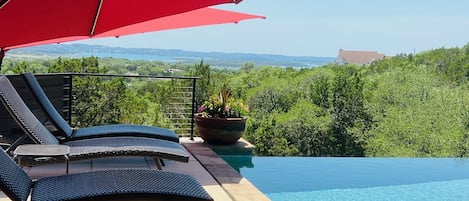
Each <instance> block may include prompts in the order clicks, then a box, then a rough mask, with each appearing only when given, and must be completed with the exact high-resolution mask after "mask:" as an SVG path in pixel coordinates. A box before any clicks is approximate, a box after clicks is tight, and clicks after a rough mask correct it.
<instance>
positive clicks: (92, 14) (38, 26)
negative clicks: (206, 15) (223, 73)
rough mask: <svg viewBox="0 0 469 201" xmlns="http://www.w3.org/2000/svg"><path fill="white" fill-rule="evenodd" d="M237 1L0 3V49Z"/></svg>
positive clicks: (18, 0)
mask: <svg viewBox="0 0 469 201" xmlns="http://www.w3.org/2000/svg"><path fill="white" fill-rule="evenodd" d="M239 2H241V0H171V1H168V0H164V1H162V0H132V1H129V0H78V1H70V0H40V1H39V0H0V19H2V20H1V22H0V26H1V27H2V29H1V31H0V49H3V50H8V49H11V48H15V47H18V46H21V45H25V44H28V43H37V42H40V41H47V40H52V39H59V38H66V37H76V36H86V37H93V36H95V35H99V34H103V33H106V32H109V31H111V30H114V29H117V28H122V27H126V26H129V25H134V24H139V23H142V22H146V21H149V20H153V19H158V18H161V17H165V16H170V15H174V14H178V13H184V12H188V11H191V10H196V9H199V8H205V7H208V6H213V5H218V4H224V3H239Z"/></svg>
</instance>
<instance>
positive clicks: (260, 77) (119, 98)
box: [1, 44, 469, 157]
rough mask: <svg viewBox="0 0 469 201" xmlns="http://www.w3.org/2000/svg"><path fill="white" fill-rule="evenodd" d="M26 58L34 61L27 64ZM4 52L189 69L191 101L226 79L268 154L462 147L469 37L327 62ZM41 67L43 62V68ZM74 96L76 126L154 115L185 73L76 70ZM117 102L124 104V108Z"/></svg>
mask: <svg viewBox="0 0 469 201" xmlns="http://www.w3.org/2000/svg"><path fill="white" fill-rule="evenodd" d="M28 63H33V64H28ZM28 63H25V62H22V61H20V62H18V61H15V60H9V59H6V60H5V62H4V64H3V67H2V69H1V70H2V71H1V72H2V73H19V72H20V71H34V72H45V71H49V72H93V73H139V74H143V75H150V74H154V75H170V74H171V75H174V74H178V75H190V76H197V77H200V79H199V80H197V87H196V90H197V91H196V100H197V105H200V104H201V103H202V102H203V101H205V100H207V97H209V95H210V94H214V93H216V91H217V89H219V88H220V86H222V85H224V84H226V85H227V86H229V88H230V89H231V92H232V93H231V95H232V97H233V98H235V99H240V100H243V102H244V103H247V104H248V105H249V107H250V112H249V117H248V120H247V127H246V132H245V135H244V137H245V138H246V139H247V140H248V141H250V142H251V143H253V144H254V145H255V146H256V154H258V155H270V156H294V155H295V156H372V157H395V156H396V157H468V156H469V106H468V105H469V93H468V92H469V82H468V78H469V44H468V45H466V46H464V47H462V48H449V49H447V48H439V49H435V50H429V51H426V52H422V53H419V54H416V55H413V54H399V55H396V56H394V57H392V58H386V59H383V60H379V61H375V62H373V63H372V64H370V65H367V66H353V65H338V64H328V65H325V66H322V67H317V68H312V69H293V68H277V67H270V66H260V67H257V66H255V64H253V63H245V64H244V65H243V66H241V67H240V70H237V71H236V70H232V69H212V68H210V65H209V64H206V63H204V62H203V61H201V62H200V63H199V64H195V65H193V64H189V65H188V64H165V63H161V62H143V61H128V60H112V59H108V60H103V63H105V64H104V65H103V64H102V63H101V65H98V60H97V58H94V57H91V58H82V59H61V58H59V59H57V60H54V61H43V60H35V61H33V62H28ZM45 67H50V68H48V69H47V68H45ZM76 79H77V80H74V83H75V86H74V91H75V93H76V98H77V100H78V99H79V102H82V103H81V105H78V106H79V109H78V110H76V112H77V113H76V115H74V118H76V119H77V121H76V122H77V123H76V126H86V125H93V124H101V123H104V122H107V123H113V122H123V123H138V124H150V125H160V126H163V127H167V126H168V125H169V124H168V122H167V120H165V118H164V113H165V111H167V109H168V107H167V105H169V103H172V101H173V100H171V99H169V97H171V95H172V93H174V91H173V90H172V89H173V88H171V87H173V86H185V84H184V83H179V82H175V81H174V80H171V81H155V82H153V81H148V80H133V81H128V80H125V79H107V78H106V79H105V78H102V77H101V78H98V77H92V76H88V77H84V78H76ZM123 108H126V109H125V110H124V109H123Z"/></svg>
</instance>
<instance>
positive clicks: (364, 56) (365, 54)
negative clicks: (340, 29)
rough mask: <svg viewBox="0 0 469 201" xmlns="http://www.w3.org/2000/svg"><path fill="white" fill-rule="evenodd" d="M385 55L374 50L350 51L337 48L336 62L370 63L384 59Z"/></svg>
mask: <svg viewBox="0 0 469 201" xmlns="http://www.w3.org/2000/svg"><path fill="white" fill-rule="evenodd" d="M385 57H386V56H385V55H384V54H380V53H378V52H376V51H350V50H342V49H340V50H339V56H337V59H336V62H337V63H340V64H359V65H365V64H370V63H371V62H373V61H377V60H381V59H384V58H385Z"/></svg>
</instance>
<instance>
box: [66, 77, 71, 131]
mask: <svg viewBox="0 0 469 201" xmlns="http://www.w3.org/2000/svg"><path fill="white" fill-rule="evenodd" d="M65 78H66V79H67V81H68V86H69V87H68V90H67V93H68V116H67V118H68V121H69V122H68V123H69V124H70V125H72V113H73V108H72V107H73V104H72V101H73V94H72V93H73V75H72V74H70V73H69V74H67V75H65Z"/></svg>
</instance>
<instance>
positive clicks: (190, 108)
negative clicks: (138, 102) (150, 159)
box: [0, 73, 198, 139]
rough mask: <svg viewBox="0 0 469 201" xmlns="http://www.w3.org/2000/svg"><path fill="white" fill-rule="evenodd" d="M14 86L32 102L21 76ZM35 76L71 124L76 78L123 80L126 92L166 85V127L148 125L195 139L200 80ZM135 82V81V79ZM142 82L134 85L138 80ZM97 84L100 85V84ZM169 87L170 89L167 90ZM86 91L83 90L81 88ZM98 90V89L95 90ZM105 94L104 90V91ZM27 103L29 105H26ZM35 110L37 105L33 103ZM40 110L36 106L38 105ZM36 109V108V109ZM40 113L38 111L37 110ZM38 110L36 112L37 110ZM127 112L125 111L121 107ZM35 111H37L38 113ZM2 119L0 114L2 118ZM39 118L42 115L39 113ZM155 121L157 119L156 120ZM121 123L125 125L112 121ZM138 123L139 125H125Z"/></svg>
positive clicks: (163, 118)
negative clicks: (144, 84)
mask: <svg viewBox="0 0 469 201" xmlns="http://www.w3.org/2000/svg"><path fill="white" fill-rule="evenodd" d="M10 77H11V78H12V80H14V81H13V84H14V85H15V87H17V90H19V93H20V95H21V96H22V97H23V99H26V100H25V101H26V102H28V101H29V102H32V99H31V98H27V97H28V96H30V95H28V91H27V90H29V89H28V88H27V87H25V84H24V82H23V81H22V79H21V78H20V76H17V75H13V76H10ZM36 77H37V79H38V81H39V83H40V84H41V86H42V87H43V89H44V90H45V92H46V94H47V95H48V97H49V99H51V102H52V103H53V104H54V106H55V107H56V108H57V109H58V110H60V111H61V114H62V115H63V117H64V118H65V119H66V120H67V121H68V122H69V123H70V124H71V125H74V124H75V122H74V121H75V119H76V118H77V114H76V111H75V110H76V107H77V105H78V104H79V102H77V101H79V98H78V97H77V94H76V93H77V87H78V85H79V84H80V83H76V81H77V80H79V79H77V78H87V77H88V78H89V77H99V78H102V79H101V80H103V81H108V80H111V79H116V78H120V79H122V78H124V81H123V82H124V83H125V84H126V90H137V89H136V88H137V87H132V86H129V84H131V83H148V82H152V84H153V85H151V86H157V85H159V84H161V85H164V86H165V87H166V88H165V90H166V91H167V93H166V94H165V95H168V97H162V98H161V99H164V100H165V101H166V102H165V103H153V104H159V105H160V106H161V107H160V109H161V111H159V112H162V114H161V113H160V114H159V117H158V118H159V119H158V121H157V122H164V125H156V124H148V125H152V126H161V127H165V128H169V129H172V130H174V131H175V132H176V133H177V134H178V135H179V136H185V137H190V138H191V139H193V137H194V126H195V124H194V123H195V122H194V114H195V111H196V105H195V86H196V81H197V79H198V77H182V76H151V75H147V76H145V75H144V76H142V75H111V74H94V73H55V74H36ZM133 79H136V80H133ZM138 80H141V82H132V81H138ZM97 85H98V84H97ZM168 86H169V88H168ZM81 90H83V89H81ZM93 90H99V89H93ZM103 91H104V90H103ZM27 104H28V103H27ZM28 105H31V106H32V107H34V105H35V103H30V104H28ZM36 107H37V105H36ZM33 110H34V109H33ZM38 110H39V109H38ZM38 110H37V111H38ZM121 110H126V108H121ZM37 111H36V112H37ZM0 116H1V115H0ZM36 116H39V117H40V116H41V114H40V113H38V114H36ZM155 118H156V117H155ZM110 123H122V122H110ZM125 123H136V124H139V122H125Z"/></svg>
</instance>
